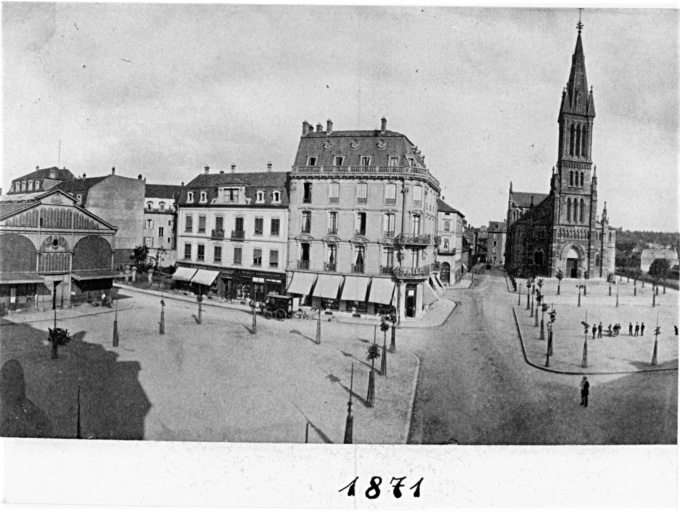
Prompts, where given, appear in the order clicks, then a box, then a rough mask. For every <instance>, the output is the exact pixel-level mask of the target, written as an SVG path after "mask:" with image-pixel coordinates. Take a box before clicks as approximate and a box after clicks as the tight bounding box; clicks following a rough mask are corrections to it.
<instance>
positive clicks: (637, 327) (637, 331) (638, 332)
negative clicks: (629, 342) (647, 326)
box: [635, 322, 640, 336]
mask: <svg viewBox="0 0 680 512" xmlns="http://www.w3.org/2000/svg"><path fill="white" fill-rule="evenodd" d="M639 335H640V324H638V323H637V322H635V336H639Z"/></svg>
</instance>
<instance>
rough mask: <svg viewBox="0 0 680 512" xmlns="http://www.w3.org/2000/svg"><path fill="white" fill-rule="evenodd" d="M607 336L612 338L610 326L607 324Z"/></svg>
mask: <svg viewBox="0 0 680 512" xmlns="http://www.w3.org/2000/svg"><path fill="white" fill-rule="evenodd" d="M607 336H609V337H610V338H611V337H612V324H609V327H607Z"/></svg>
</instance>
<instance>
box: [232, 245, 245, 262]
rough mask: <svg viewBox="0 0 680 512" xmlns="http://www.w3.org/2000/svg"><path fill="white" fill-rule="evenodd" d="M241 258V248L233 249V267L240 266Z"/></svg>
mask: <svg viewBox="0 0 680 512" xmlns="http://www.w3.org/2000/svg"><path fill="white" fill-rule="evenodd" d="M242 257H243V249H242V248H241V247H234V265H240V264H241V259H242Z"/></svg>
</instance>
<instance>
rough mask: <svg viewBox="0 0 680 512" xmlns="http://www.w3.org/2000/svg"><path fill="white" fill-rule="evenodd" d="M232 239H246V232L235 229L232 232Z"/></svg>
mask: <svg viewBox="0 0 680 512" xmlns="http://www.w3.org/2000/svg"><path fill="white" fill-rule="evenodd" d="M231 239H232V240H245V239H246V232H245V231H238V230H234V231H232V232H231Z"/></svg>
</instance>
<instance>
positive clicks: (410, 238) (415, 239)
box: [394, 233, 432, 245]
mask: <svg viewBox="0 0 680 512" xmlns="http://www.w3.org/2000/svg"><path fill="white" fill-rule="evenodd" d="M394 243H396V244H401V245H432V235H409V234H404V233H402V234H400V235H399V236H397V237H396V238H395V239H394Z"/></svg>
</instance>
